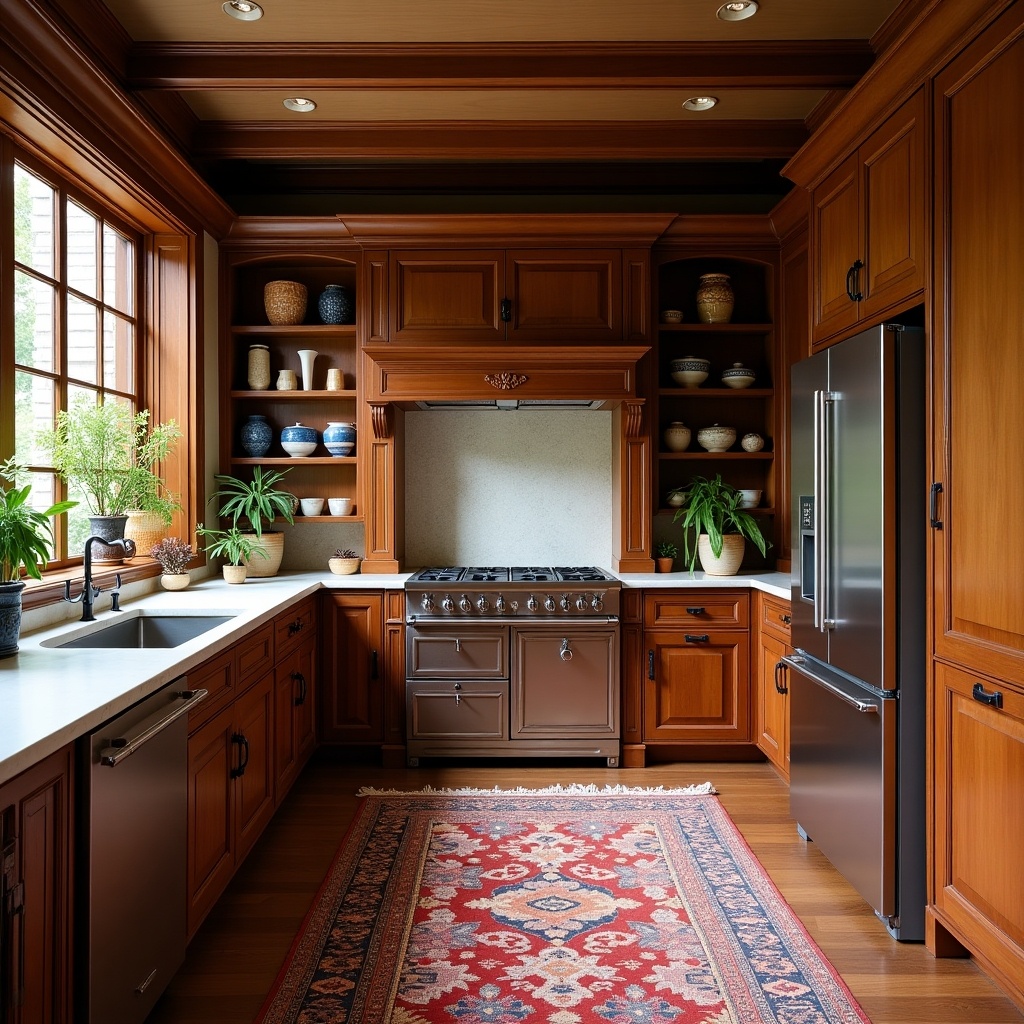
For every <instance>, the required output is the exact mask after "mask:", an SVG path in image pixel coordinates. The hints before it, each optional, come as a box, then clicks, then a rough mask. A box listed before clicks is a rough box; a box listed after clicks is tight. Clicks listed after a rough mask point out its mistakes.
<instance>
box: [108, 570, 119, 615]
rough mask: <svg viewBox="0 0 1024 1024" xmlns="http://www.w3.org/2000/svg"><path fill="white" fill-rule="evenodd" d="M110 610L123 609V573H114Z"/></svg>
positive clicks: (117, 610)
mask: <svg viewBox="0 0 1024 1024" xmlns="http://www.w3.org/2000/svg"><path fill="white" fill-rule="evenodd" d="M110 610H111V611H112V612H119V611H120V610H121V574H120V573H119V572H116V573H114V589H113V590H112V591H111V592H110Z"/></svg>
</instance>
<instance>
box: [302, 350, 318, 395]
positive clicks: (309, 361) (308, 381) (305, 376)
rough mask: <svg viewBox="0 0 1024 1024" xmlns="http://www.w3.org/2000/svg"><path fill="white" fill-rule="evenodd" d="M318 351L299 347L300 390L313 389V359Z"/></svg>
mask: <svg viewBox="0 0 1024 1024" xmlns="http://www.w3.org/2000/svg"><path fill="white" fill-rule="evenodd" d="M319 354H320V353H319V352H317V350H316V349H315V348H300V349H299V361H300V362H301V363H302V390H303V391H312V390H313V361H314V360H315V359H316V357H317V356H318V355H319Z"/></svg>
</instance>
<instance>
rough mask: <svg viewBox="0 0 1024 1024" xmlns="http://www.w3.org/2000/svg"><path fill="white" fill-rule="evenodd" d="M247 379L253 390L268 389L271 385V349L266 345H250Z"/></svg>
mask: <svg viewBox="0 0 1024 1024" xmlns="http://www.w3.org/2000/svg"><path fill="white" fill-rule="evenodd" d="M246 380H247V381H248V383H249V387H250V388H252V390H253V391H266V390H267V388H269V387H270V349H269V348H267V346H266V345H250V346H249V364H248V371H247V373H246Z"/></svg>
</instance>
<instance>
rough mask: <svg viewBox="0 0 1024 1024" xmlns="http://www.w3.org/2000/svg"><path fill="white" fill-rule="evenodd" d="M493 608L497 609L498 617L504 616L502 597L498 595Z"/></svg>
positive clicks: (503, 599)
mask: <svg viewBox="0 0 1024 1024" xmlns="http://www.w3.org/2000/svg"><path fill="white" fill-rule="evenodd" d="M494 607H495V608H497V609H498V613H499V614H500V615H504V614H505V598H504V596H503V595H501V594H499V595H498V599H497V600H496V601H495V602H494Z"/></svg>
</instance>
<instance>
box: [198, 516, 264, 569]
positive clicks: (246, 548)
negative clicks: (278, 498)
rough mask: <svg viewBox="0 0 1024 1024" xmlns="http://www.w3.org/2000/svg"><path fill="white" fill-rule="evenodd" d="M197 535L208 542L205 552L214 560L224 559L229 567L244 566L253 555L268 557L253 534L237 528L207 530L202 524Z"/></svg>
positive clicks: (199, 525)
mask: <svg viewBox="0 0 1024 1024" xmlns="http://www.w3.org/2000/svg"><path fill="white" fill-rule="evenodd" d="M196 535H197V536H199V537H205V538H206V540H207V541H208V543H207V545H206V547H205V549H204V550H205V551H206V553H207V554H208V555H210V556H211V557H213V558H223V559H224V560H225V561H226V562H227V563H228V565H244V564H245V563H246V562H247V561H248V560H249V559H250V558H252V556H253V555H262V556H263V557H264V558H265V557H266V554H267V550H266V548H264V547H263V546H262V545H260V544H259V543H258V542H257V541H256V540H254V539H253V535H252V534H251V533H243V532H242V530H240V529H239V528H238V527H237V526H230V527H228V529H226V530H207V529H206V528H205V527H204V526H203V524H202V523H199V524H198V525H197V526H196Z"/></svg>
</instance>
